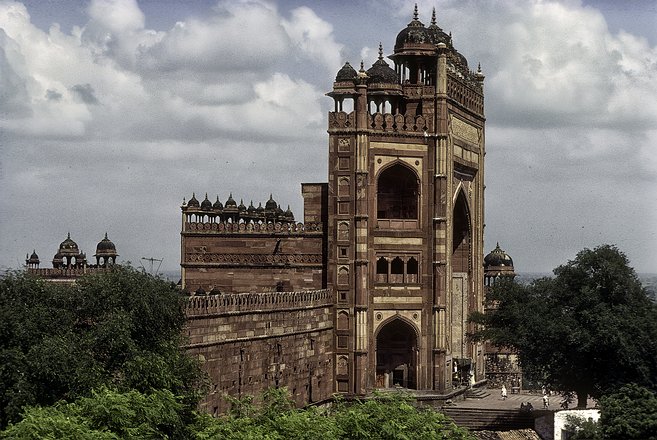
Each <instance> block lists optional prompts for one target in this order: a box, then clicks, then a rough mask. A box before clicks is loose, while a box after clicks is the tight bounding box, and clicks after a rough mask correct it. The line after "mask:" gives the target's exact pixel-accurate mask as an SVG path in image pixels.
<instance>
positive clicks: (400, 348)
mask: <svg viewBox="0 0 657 440" xmlns="http://www.w3.org/2000/svg"><path fill="white" fill-rule="evenodd" d="M375 340H376V387H377V388H391V387H395V386H401V387H403V388H409V389H417V368H418V344H419V335H418V331H417V328H416V327H415V326H414V325H413V324H412V323H410V322H408V321H407V320H406V319H403V318H402V317H400V316H394V317H392V318H390V319H388V320H387V321H384V322H383V323H382V324H381V325H380V326H379V328H378V330H377V332H376V335H375Z"/></svg>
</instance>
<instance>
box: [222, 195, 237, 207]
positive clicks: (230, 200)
mask: <svg viewBox="0 0 657 440" xmlns="http://www.w3.org/2000/svg"><path fill="white" fill-rule="evenodd" d="M225 207H226V208H237V202H236V201H235V199H233V193H230V194H229V195H228V200H226V205H225Z"/></svg>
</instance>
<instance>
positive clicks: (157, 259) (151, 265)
mask: <svg viewBox="0 0 657 440" xmlns="http://www.w3.org/2000/svg"><path fill="white" fill-rule="evenodd" d="M141 261H142V263H141V269H142V270H143V271H144V272H146V268H145V267H144V263H143V262H144V261H147V262H148V263H149V267H150V270H149V271H148V273H149V274H151V275H154V276H157V274H159V273H160V266H162V261H164V258H152V257H150V258H147V257H141ZM156 262H157V263H158V265H157V269H155V273H153V268H154V267H155V263H156Z"/></svg>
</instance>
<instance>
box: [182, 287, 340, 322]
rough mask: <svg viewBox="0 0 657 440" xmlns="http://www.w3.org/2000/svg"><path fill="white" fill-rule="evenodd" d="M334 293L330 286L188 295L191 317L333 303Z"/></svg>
mask: <svg viewBox="0 0 657 440" xmlns="http://www.w3.org/2000/svg"><path fill="white" fill-rule="evenodd" d="M331 304H333V296H332V295H331V291H330V290H328V289H322V290H308V291H302V292H265V293H229V294H220V295H201V296H190V297H189V298H188V299H187V305H186V315H187V317H188V318H191V317H201V316H205V315H220V314H226V313H231V312H232V313H234V312H256V311H277V310H280V309H289V308H313V307H322V306H330V305H331Z"/></svg>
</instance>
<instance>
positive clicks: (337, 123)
mask: <svg viewBox="0 0 657 440" xmlns="http://www.w3.org/2000/svg"><path fill="white" fill-rule="evenodd" d="M328 128H329V129H331V128H351V129H354V128H356V113H355V112H350V113H347V112H329V115H328Z"/></svg>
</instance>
